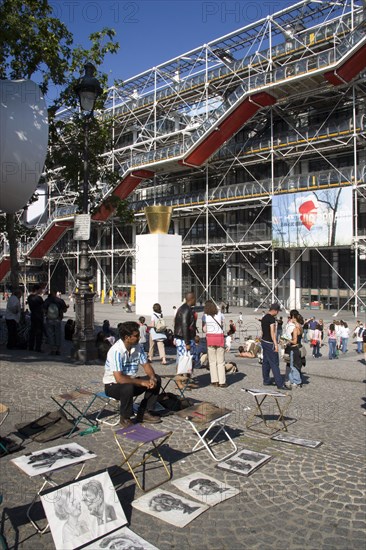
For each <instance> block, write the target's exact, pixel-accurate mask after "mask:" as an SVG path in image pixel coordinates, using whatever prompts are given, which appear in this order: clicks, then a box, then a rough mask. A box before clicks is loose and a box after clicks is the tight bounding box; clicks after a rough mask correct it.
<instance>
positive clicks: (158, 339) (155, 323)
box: [149, 304, 166, 365]
mask: <svg viewBox="0 0 366 550" xmlns="http://www.w3.org/2000/svg"><path fill="white" fill-rule="evenodd" d="M165 330H166V326H165V321H163V312H162V310H161V305H160V304H154V305H153V313H152V315H151V323H150V330H149V340H150V346H149V361H152V360H153V357H154V349H155V344H156V345H157V347H158V352H159V357H160V360H161V364H162V365H166V356H165V345H164V340H166V334H165Z"/></svg>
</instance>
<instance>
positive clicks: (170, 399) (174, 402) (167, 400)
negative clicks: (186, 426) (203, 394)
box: [158, 392, 192, 412]
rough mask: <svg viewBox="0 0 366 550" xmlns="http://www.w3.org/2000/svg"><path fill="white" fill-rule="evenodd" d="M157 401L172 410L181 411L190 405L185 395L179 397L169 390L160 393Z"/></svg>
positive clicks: (190, 402)
mask: <svg viewBox="0 0 366 550" xmlns="http://www.w3.org/2000/svg"><path fill="white" fill-rule="evenodd" d="M158 403H160V405H162V406H163V407H164V408H165V409H167V410H168V411H172V412H177V411H181V410H183V409H186V408H187V407H190V406H191V405H192V401H191V400H190V399H188V398H187V397H179V396H178V395H175V393H170V392H166V393H165V392H164V393H161V394H160V395H159V397H158Z"/></svg>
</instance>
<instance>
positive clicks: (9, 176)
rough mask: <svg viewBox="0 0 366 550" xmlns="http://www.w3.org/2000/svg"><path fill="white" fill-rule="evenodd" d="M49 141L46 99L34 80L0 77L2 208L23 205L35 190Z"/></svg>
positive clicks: (7, 211) (10, 208)
mask: <svg viewBox="0 0 366 550" xmlns="http://www.w3.org/2000/svg"><path fill="white" fill-rule="evenodd" d="M47 144H48V115H47V106H46V102H45V100H44V98H43V96H42V93H41V90H40V88H39V86H38V85H37V84H36V83H35V82H32V81H31V80H0V211H2V212H6V213H8V214H12V213H14V212H17V210H20V209H21V208H23V207H24V206H25V205H26V204H27V202H28V201H29V199H30V197H31V196H32V194H33V193H34V191H35V190H36V187H37V185H38V182H39V178H40V176H41V174H42V172H43V167H44V162H45V159H46V154H47Z"/></svg>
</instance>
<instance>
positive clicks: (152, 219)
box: [144, 204, 173, 234]
mask: <svg viewBox="0 0 366 550" xmlns="http://www.w3.org/2000/svg"><path fill="white" fill-rule="evenodd" d="M144 212H145V216H146V219H147V225H148V226H149V231H150V233H152V234H156V233H163V234H166V233H168V231H169V226H170V220H171V217H172V212H173V207H172V206H163V205H161V204H154V205H153V206H145V208H144Z"/></svg>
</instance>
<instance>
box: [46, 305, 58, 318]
mask: <svg viewBox="0 0 366 550" xmlns="http://www.w3.org/2000/svg"><path fill="white" fill-rule="evenodd" d="M59 316H60V312H59V309H58V305H57V304H56V303H55V302H51V303H50V305H49V306H48V308H47V319H49V320H50V321H56V320H57V319H58V318H59Z"/></svg>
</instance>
